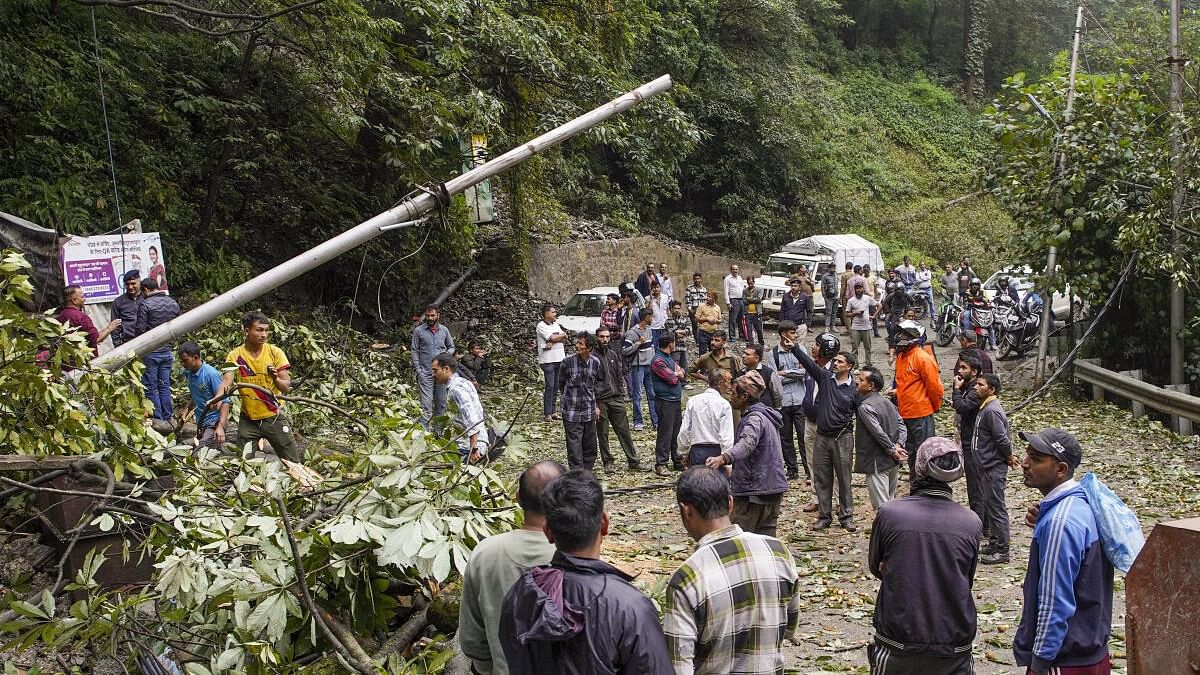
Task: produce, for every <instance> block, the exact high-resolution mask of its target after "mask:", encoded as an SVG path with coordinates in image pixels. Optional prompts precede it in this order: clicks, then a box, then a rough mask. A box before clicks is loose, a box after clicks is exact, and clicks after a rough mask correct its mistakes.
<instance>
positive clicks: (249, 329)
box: [219, 311, 304, 462]
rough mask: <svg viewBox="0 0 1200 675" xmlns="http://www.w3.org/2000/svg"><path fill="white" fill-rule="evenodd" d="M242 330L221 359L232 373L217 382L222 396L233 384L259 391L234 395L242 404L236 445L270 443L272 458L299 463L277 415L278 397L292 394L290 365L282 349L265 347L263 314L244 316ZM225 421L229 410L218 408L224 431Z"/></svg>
mask: <svg viewBox="0 0 1200 675" xmlns="http://www.w3.org/2000/svg"><path fill="white" fill-rule="evenodd" d="M242 329H243V330H244V331H245V333H246V337H245V340H244V341H243V342H242V344H241V345H239V346H237V347H236V348H234V349H233V350H232V351H231V352H229V356H227V357H225V361H226V363H227V364H231V365H233V366H236V369H234V370H229V371H226V373H225V377H224V380H223V381H222V382H221V392H222V393H224V392H228V391H230V390H231V389H232V388H233V387H234V383H235V382H236V383H237V384H252V385H255V386H257V387H259V388H258V389H251V388H249V387H244V388H241V389H240V391H238V392H237V394H238V396H239V398H240V399H241V402H242V414H241V418H240V419H239V420H238V443H242V444H244V443H249V442H252V441H258V439H260V438H265V439H267V440H268V441H270V443H271V447H272V448H273V449H274V450H275V454H276V455H278V456H280V457H282V458H284V459H287V460H289V461H292V462H301V461H303V460H304V453H303V452H301V450H300V448H299V447H298V446H297V445H296V439H295V438H293V437H292V429H291V427H290V425H288V423H287V422H286V421H284V420H283V419H281V417H280V414H279V412H280V408H281V406H282V401H280V400H279V398H278V397H279V396H280V395H282V394H286V393H288V392H289V391H291V390H292V378H291V375H290V374H289V372H290V369H291V367H292V364H291V363H289V362H288V359H287V356H286V355H285V354H284V353H283V350H282V349H280V348H279V347H276V346H275V345H272V344H267V338H268V337H269V336H270V332H271V322H270V319H268V318H267V315H266V314H263V313H262V312H258V311H254V312H247V313H246V316H245V317H243V318H242ZM228 417H229V406H228V405H222V406H221V420H220V422H219V425H220V428H222V429H223V428H225V422H226V420H227V418H228Z"/></svg>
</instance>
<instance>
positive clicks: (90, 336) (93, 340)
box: [54, 286, 121, 356]
mask: <svg viewBox="0 0 1200 675" xmlns="http://www.w3.org/2000/svg"><path fill="white" fill-rule="evenodd" d="M63 301H64V302H63V308H62V309H61V310H59V312H58V314H57V315H56V316H55V317H54V318H56V319H58V321H59V323H62V324H64V325H66V326H70V327H73V328H78V329H80V330H82V331H83V332H84V333H87V342H88V346H89V347H91V348H92V355H93V356H99V355H100V352H99V350H98V349H97V345H99V344H100V343H101V342H104V338H106V337H108V335H109V333H111V332H113V331H114V330H116V329H117V327H118V326H120V325H121V320H120V319H113V320H112V321H109V322H108V325H107V326H105V327H104V330H102V331H97V330H96V326H95V324H93V323H92V319H91V318H90V317H89V316H88V315H87V313H86V312H84V311H83V289H82V288H80V287H79V286H67V287H66V288H65V289H63Z"/></svg>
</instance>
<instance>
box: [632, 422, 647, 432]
mask: <svg viewBox="0 0 1200 675" xmlns="http://www.w3.org/2000/svg"><path fill="white" fill-rule="evenodd" d="M645 428H646V427H645V426H643V425H642V423H641V422H635V423H634V425H633V430H634V431H641V430H642V429H645Z"/></svg>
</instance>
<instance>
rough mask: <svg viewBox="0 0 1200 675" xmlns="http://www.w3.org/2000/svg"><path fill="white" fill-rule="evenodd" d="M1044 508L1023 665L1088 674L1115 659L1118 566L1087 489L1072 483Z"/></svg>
mask: <svg viewBox="0 0 1200 675" xmlns="http://www.w3.org/2000/svg"><path fill="white" fill-rule="evenodd" d="M1059 488H1061V491H1059V492H1057V493H1053V492H1052V493H1051V494H1052V495H1053V496H1052V497H1050V496H1048V497H1047V498H1046V499H1044V500H1042V504H1041V509H1040V510H1039V512H1038V520H1037V525H1035V526H1034V528H1033V541H1032V542H1030V544H1029V568H1028V569H1027V570H1026V571H1025V587H1024V592H1025V602H1024V605H1023V606H1022V608H1021V624H1020V625H1019V626H1018V627H1017V633H1016V635H1014V636H1013V655H1014V656H1015V657H1016V659H1017V664H1018V665H1022V666H1025V665H1031V664H1032V665H1034V666H1036V667H1037V668H1038V669H1039V670H1049V669H1050V667H1051V666H1067V667H1070V666H1088V665H1091V664H1093V663H1098V662H1100V661H1102V660H1103V659H1104V658H1105V657H1106V656H1107V655H1108V635H1109V633H1110V632H1111V631H1112V601H1113V566H1112V563H1110V562H1109V561H1108V559H1107V558H1105V557H1104V549H1103V548H1102V546H1101V543H1100V534H1099V529H1098V528H1097V526H1096V517H1095V516H1094V515H1093V514H1092V507H1091V506H1090V505H1089V504H1088V503H1087V497H1086V496H1085V494H1084V492H1083V489H1082V488H1080V487H1079V484H1078V483H1074V481H1072V484H1071V485H1060V486H1059Z"/></svg>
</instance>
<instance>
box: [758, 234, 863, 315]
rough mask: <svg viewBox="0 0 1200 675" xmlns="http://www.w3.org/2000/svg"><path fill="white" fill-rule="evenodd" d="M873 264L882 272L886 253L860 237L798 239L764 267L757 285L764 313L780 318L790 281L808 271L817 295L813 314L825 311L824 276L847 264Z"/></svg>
mask: <svg viewBox="0 0 1200 675" xmlns="http://www.w3.org/2000/svg"><path fill="white" fill-rule="evenodd" d="M848 262H849V263H853V264H855V265H870V266H871V269H872V270H874V271H876V272H878V271H880V270H882V269H883V254H882V253H881V252H880V251H879V246H878V245H876V244H874V243H872V242H870V241H868V240H866V239H863V238H862V237H860V236H858V235H857V234H816V235H813V236H811V237H808V238H806V239H797V240H796V241H793V242H791V243H790V244H787V245H786V246H784V247H783V248H782V249H781V250H780V251H779V252H777V253H772V254H771V255H770V256H769V257H768V258H767V263H766V265H764V266H763V272H762V276H760V277H758V278H756V279H755V280H754V283H755V285H756V286H758V287H759V288H761V289H762V290H763V312H764V314H765V315H767V316H768V317H773V318H775V317H778V316H779V308H780V305H781V303H782V302H783V294H784V293H787V292H788V291H789V290H790V289H789V288H788V285H787V282H788V278H789V277H791V276H792V275H793V274H796V273H798V272H799V271H800V268H801V267H807V268H808V276H809V278H810V279H812V282H813V287H814V288H815V289H816V292H815V293H814V294H813V311H814V312H816V311H818V310H819V311H822V312H824V311H825V298H824V296H822V295H821V276H822V275H823V274H825V270H827V269H829V267H830V266H832V267H833V271H834V274H837V275H839V277H840V275H841V273H842V272H843V271H844V270H845V268H846V263H848Z"/></svg>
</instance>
